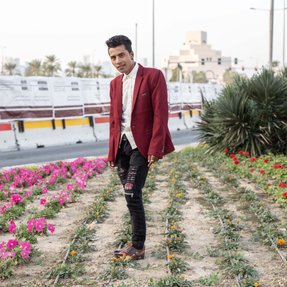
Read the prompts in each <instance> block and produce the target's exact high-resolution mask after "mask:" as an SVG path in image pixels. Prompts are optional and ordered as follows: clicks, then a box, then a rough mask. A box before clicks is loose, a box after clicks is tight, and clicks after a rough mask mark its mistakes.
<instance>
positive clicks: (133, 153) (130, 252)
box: [106, 35, 174, 260]
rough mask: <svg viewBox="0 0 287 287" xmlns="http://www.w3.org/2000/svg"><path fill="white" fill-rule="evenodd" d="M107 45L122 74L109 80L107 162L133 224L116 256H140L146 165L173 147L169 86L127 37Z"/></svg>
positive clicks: (119, 38) (143, 241)
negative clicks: (136, 56)
mask: <svg viewBox="0 0 287 287" xmlns="http://www.w3.org/2000/svg"><path fill="white" fill-rule="evenodd" d="M106 44H107V46H108V53H109V56H110V59H111V62H112V64H113V66H114V67H115V68H116V69H117V70H118V71H119V72H120V73H121V75H119V76H117V77H116V78H115V79H113V80H112V81H111V83H110V98H111V104H110V138H109V154H108V165H109V166H110V167H114V166H117V171H118V175H119V178H120V181H121V183H122V185H123V188H124V191H125V198H126V202H127V207H128V209H129V212H130V216H131V224H132V243H131V244H130V245H129V246H128V247H127V248H123V249H120V250H115V251H114V254H115V255H116V256H130V257H131V258H132V259H134V260H138V259H143V258H144V254H145V247H144V243H145V239H146V222H145V212H144V207H143V202H142V188H143V186H144V183H145V180H146V177H147V173H148V169H149V168H150V167H151V165H152V164H154V163H155V162H156V161H157V160H158V159H161V158H162V157H163V156H164V155H166V154H167V153H170V152H172V151H173V150H174V146H173V144H172V141H171V137H170V133H169V130H168V125H167V124H168V102H167V87H166V82H165V79H164V76H163V74H162V72H161V71H160V70H158V69H154V68H145V67H143V66H141V65H140V64H138V63H136V62H135V61H134V53H133V51H132V42H131V40H130V39H129V38H128V37H126V36H123V35H116V36H113V37H111V38H110V39H109V40H107V41H106Z"/></svg>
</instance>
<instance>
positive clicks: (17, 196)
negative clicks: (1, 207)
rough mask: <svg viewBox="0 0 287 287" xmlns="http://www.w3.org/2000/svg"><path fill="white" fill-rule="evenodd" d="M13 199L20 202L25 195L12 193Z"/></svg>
mask: <svg viewBox="0 0 287 287" xmlns="http://www.w3.org/2000/svg"><path fill="white" fill-rule="evenodd" d="M11 201H12V202H15V203H19V202H22V201H23V197H22V196H21V195H20V194H13V195H11Z"/></svg>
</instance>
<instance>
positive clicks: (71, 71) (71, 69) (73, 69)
mask: <svg viewBox="0 0 287 287" xmlns="http://www.w3.org/2000/svg"><path fill="white" fill-rule="evenodd" d="M77 67H78V64H77V62H76V61H71V62H69V63H68V68H67V69H66V70H65V73H66V76H67V77H75V76H76V75H77Z"/></svg>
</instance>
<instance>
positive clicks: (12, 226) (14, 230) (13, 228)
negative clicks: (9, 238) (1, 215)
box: [9, 220, 17, 233]
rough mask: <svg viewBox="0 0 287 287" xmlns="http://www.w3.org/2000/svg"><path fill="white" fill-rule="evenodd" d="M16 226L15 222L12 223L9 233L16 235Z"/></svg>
mask: <svg viewBox="0 0 287 287" xmlns="http://www.w3.org/2000/svg"><path fill="white" fill-rule="evenodd" d="M16 229H17V227H16V224H15V222H14V221H13V220H11V221H10V224H9V232H10V233H15V232H16Z"/></svg>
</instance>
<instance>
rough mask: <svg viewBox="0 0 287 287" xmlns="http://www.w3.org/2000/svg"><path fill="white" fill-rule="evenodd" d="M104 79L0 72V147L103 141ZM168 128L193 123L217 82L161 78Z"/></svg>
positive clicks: (106, 88) (105, 135)
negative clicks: (16, 74) (167, 108)
mask: <svg viewBox="0 0 287 287" xmlns="http://www.w3.org/2000/svg"><path fill="white" fill-rule="evenodd" d="M109 81H110V79H80V78H47V77H19V76H11V77H10V76H3V77H0V152H3V151H9V150H17V149H18V150H20V149H28V148H41V147H48V146H55V145H66V144H75V143H82V142H92V141H99V140H106V139H108V137H109V122H108V119H109V118H108V114H109ZM167 87H168V101H169V107H170V115H169V128H170V130H171V131H176V130H182V129H186V128H193V127H195V126H196V124H197V122H198V121H199V120H200V117H199V115H200V110H201V100H202V97H203V96H204V97H205V98H207V99H212V98H216V96H217V94H218V93H219V92H220V90H221V88H222V87H221V86H218V85H212V84H189V83H167Z"/></svg>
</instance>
